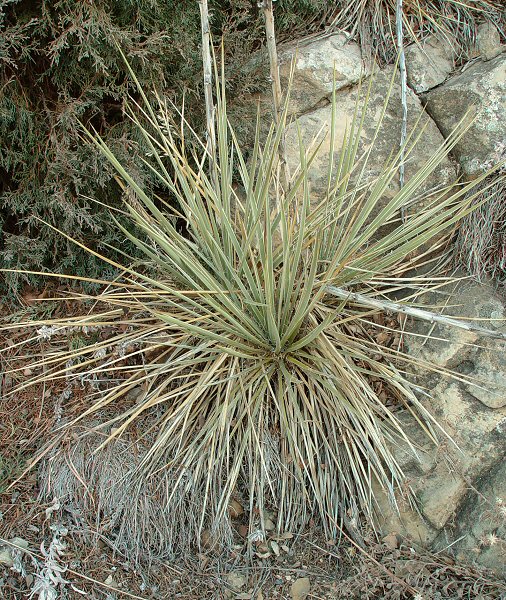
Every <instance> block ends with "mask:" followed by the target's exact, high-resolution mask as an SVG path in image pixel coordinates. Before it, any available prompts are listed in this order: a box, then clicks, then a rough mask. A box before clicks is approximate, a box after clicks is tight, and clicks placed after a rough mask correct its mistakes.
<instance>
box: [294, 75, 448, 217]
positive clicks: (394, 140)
mask: <svg viewBox="0 0 506 600" xmlns="http://www.w3.org/2000/svg"><path fill="white" fill-rule="evenodd" d="M391 76H392V68H386V69H385V70H383V71H380V72H378V73H377V74H376V75H375V79H374V82H373V87H372V90H371V94H370V100H369V104H368V107H367V110H366V115H365V121H364V127H363V130H362V132H361V138H360V143H359V150H358V156H360V155H361V153H362V152H364V151H365V150H366V149H367V148H368V147H369V146H370V144H371V142H372V140H373V138H374V135H375V130H376V127H377V125H378V121H379V118H380V115H381V112H382V108H383V105H384V102H385V98H386V97H387V94H388V90H389V86H390V80H391ZM365 87H367V86H366V85H364V88H365ZM357 93H358V92H357V88H354V89H351V90H341V91H340V92H338V94H337V96H336V111H337V114H336V119H335V154H334V161H335V162H336V164H338V159H339V153H340V150H341V148H342V144H343V139H344V135H345V131H346V128H347V127H348V126H349V125H350V122H351V120H352V118H353V114H354V111H355V104H356V100H357ZM365 93H366V92H365V90H364V89H363V90H362V94H364V95H365ZM400 95H401V94H400V87H399V86H398V84H397V83H395V84H394V86H393V89H392V92H391V97H390V102H389V104H388V107H387V109H386V113H385V117H384V119H383V123H382V125H381V128H380V131H379V134H378V136H377V139H376V142H375V150H374V152H373V153H372V155H371V158H370V160H369V164H368V166H367V173H366V175H365V181H371V180H373V179H374V178H375V177H376V176H378V175H379V174H380V173H381V171H382V169H383V167H384V164H385V163H386V162H387V160H388V159H389V158H390V156H391V154H392V153H394V152H396V151H397V149H398V147H399V140H400V136H401V118H400V116H399V115H401V114H402V107H401V100H400ZM362 97H363V96H362ZM407 102H408V131H409V130H410V129H411V128H413V127H414V126H415V124H416V122H417V119H418V118H419V117H421V119H420V123H419V127H420V128H421V127H423V126H426V127H425V130H424V132H423V134H422V135H421V137H420V140H419V142H418V143H417V144H416V146H415V148H414V149H413V151H412V153H411V155H410V160H409V161H408V162H407V164H406V181H409V179H410V178H411V177H412V176H413V175H414V174H415V173H417V171H418V170H419V169H420V168H421V167H422V166H424V165H425V164H426V162H427V160H428V159H429V158H430V157H431V156H432V154H433V153H434V150H435V149H436V148H438V147H439V146H440V145H441V144H442V142H443V138H442V136H441V133H440V132H439V130H438V128H437V127H436V125H435V124H434V123H433V122H432V121H431V120H430V119H429V118H428V117H427V116H426V115H425V114H424V112H423V108H422V106H421V103H420V100H419V99H418V98H417V96H416V95H415V94H414V93H413V92H412V91H411V90H408V95H407ZM331 116H332V109H331V107H330V106H325V107H323V108H319V109H318V110H315V111H314V112H312V113H310V114H307V115H304V116H302V117H300V118H299V119H298V120H297V123H298V126H299V127H300V130H301V134H302V139H303V143H304V144H305V146H306V148H309V147H310V145H311V143H312V142H313V140H314V138H315V136H318V134H319V132H321V130H322V128H323V130H324V131H327V130H328V129H329V127H330V123H331ZM321 137H322V136H321ZM329 152H330V135H328V134H327V135H326V137H325V139H324V141H323V142H322V145H321V147H320V148H319V151H318V154H317V156H316V158H315V159H314V161H313V162H312V164H311V166H310V167H309V183H310V187H311V194H312V197H313V198H314V199H321V198H322V197H323V196H324V194H325V193H326V191H327V170H328V158H329ZM286 154H287V162H288V164H289V166H290V168H291V170H292V172H293V170H294V169H295V168H296V166H297V165H298V163H299V160H300V158H299V156H300V153H299V140H298V133H297V125H296V124H295V123H294V124H291V125H290V126H289V127H288V128H287V131H286ZM455 178H456V171H455V168H454V166H453V164H452V162H451V161H450V160H449V159H447V160H444V161H443V162H442V164H441V165H440V167H439V168H438V169H436V171H435V172H434V173H433V174H432V175H431V176H429V177H428V179H427V180H426V182H425V183H424V184H423V186H422V187H421V188H420V192H422V191H427V190H429V189H433V188H435V187H438V186H447V185H449V184H450V183H451V182H452V181H454V180H455ZM398 190H399V182H398V178H397V177H394V178H393V180H392V182H391V183H390V185H389V187H388V189H387V191H386V193H385V195H384V201H383V202H381V201H380V202H379V203H378V206H377V208H376V212H378V211H379V210H380V209H381V208H382V207H383V206H384V204H385V203H386V201H387V200H388V199H390V198H391V197H393V196H394V194H395V193H396V192H397V191H398ZM418 206H419V205H416V207H418ZM416 207H413V208H412V209H410V208H408V210H407V212H408V213H409V212H410V210H417V208H416Z"/></svg>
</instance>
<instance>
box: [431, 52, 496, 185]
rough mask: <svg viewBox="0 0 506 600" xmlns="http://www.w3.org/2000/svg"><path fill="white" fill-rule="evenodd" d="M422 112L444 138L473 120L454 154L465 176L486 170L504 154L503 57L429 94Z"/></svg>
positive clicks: (480, 64)
mask: <svg viewBox="0 0 506 600" xmlns="http://www.w3.org/2000/svg"><path fill="white" fill-rule="evenodd" d="M426 110H427V112H428V113H429V114H430V116H431V117H432V118H433V119H434V121H435V122H436V123H437V126H438V127H439V129H440V130H441V131H442V132H443V134H444V135H448V134H449V133H450V132H451V131H452V129H454V127H455V126H456V125H457V123H458V122H459V121H460V120H461V119H463V118H464V117H465V116H466V115H467V114H469V115H470V116H472V117H474V119H475V120H474V122H473V124H472V125H471V127H470V129H469V130H468V131H467V132H466V134H465V135H464V136H463V138H462V139H461V141H460V142H459V143H458V144H457V145H456V147H455V149H454V154H455V156H456V158H457V160H458V161H459V163H460V165H461V167H462V169H463V171H464V173H466V175H468V176H471V177H473V176H477V175H479V174H480V173H483V172H484V171H486V170H488V169H489V168H490V167H491V166H492V165H493V164H495V163H496V162H498V161H499V160H501V159H502V158H503V157H504V156H505V152H506V54H504V53H503V54H500V55H499V56H497V57H496V58H494V59H492V60H489V61H486V62H484V61H479V62H476V63H474V64H472V65H471V66H470V67H469V68H467V69H466V70H465V71H464V72H463V73H461V74H460V75H457V76H456V77H452V78H451V79H450V80H449V81H447V82H446V83H444V84H443V85H442V86H440V87H438V88H437V89H434V90H432V91H430V92H429V93H428V95H427V104H426Z"/></svg>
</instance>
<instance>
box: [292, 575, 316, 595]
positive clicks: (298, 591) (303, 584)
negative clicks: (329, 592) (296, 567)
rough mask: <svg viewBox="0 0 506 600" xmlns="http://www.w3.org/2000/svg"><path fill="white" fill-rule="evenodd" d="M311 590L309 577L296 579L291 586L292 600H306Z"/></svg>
mask: <svg viewBox="0 0 506 600" xmlns="http://www.w3.org/2000/svg"><path fill="white" fill-rule="evenodd" d="M310 590H311V584H310V582H309V577H301V578H300V579H296V580H295V581H294V582H293V583H292V586H291V588H290V593H291V596H292V600H305V599H306V598H307V597H308V595H309V592H310Z"/></svg>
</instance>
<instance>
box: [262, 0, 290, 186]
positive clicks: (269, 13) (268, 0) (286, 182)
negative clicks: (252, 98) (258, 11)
mask: <svg viewBox="0 0 506 600" xmlns="http://www.w3.org/2000/svg"><path fill="white" fill-rule="evenodd" d="M272 2H273V0H264V1H263V4H262V6H263V9H264V17H265V35H266V38H267V52H268V53H269V65H270V79H271V83H272V104H273V112H274V120H275V122H276V125H277V126H278V127H284V124H283V123H282V122H281V114H282V103H283V94H282V91H281V79H280V76H279V61H278V50H277V47H276V33H275V29H274V10H273V8H272ZM279 161H280V164H281V172H282V177H283V189H284V192H285V194H286V193H287V192H288V189H289V186H290V172H289V168H288V162H287V160H286V145H285V133H284V132H283V133H282V134H281V139H280V142H279Z"/></svg>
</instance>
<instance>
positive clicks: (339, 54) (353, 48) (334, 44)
mask: <svg viewBox="0 0 506 600" xmlns="http://www.w3.org/2000/svg"><path fill="white" fill-rule="evenodd" d="M292 63H293V69H294V72H293V82H292V87H291V91H290V103H289V112H290V114H293V115H300V114H302V113H305V112H307V111H308V110H310V109H312V108H314V107H315V106H317V105H318V104H319V103H321V102H322V101H323V100H327V101H328V99H329V98H330V96H331V95H332V91H333V88H334V87H335V89H336V90H341V89H343V88H346V87H350V86H351V85H353V84H355V83H357V82H358V81H360V79H361V78H362V77H364V76H366V75H368V74H369V72H370V68H369V66H368V64H367V63H366V62H365V61H364V60H363V59H362V52H361V50H360V46H359V45H358V44H357V43H355V42H351V41H349V38H348V36H347V35H345V34H344V33H335V34H333V35H329V36H325V37H321V38H317V39H313V40H307V41H305V42H301V43H298V44H297V45H291V46H290V47H287V48H285V49H284V50H282V51H281V52H280V53H279V64H280V75H281V83H282V85H283V88H284V89H287V88H288V82H289V79H290V71H291V68H292Z"/></svg>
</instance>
